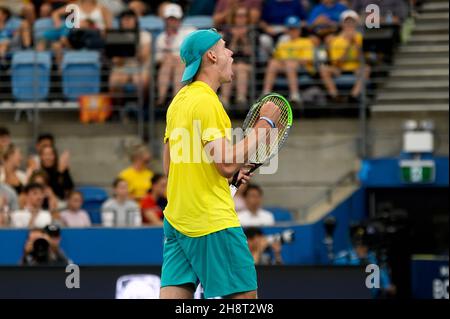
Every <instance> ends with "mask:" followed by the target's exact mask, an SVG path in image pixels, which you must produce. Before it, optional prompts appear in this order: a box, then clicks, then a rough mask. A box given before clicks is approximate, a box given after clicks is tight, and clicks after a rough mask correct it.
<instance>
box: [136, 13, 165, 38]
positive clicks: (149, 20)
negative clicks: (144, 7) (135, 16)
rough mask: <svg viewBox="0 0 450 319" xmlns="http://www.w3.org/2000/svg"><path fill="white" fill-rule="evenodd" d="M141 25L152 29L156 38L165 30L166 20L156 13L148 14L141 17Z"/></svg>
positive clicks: (148, 29) (144, 28)
mask: <svg viewBox="0 0 450 319" xmlns="http://www.w3.org/2000/svg"><path fill="white" fill-rule="evenodd" d="M139 27H140V28H141V29H143V30H147V31H150V32H151V33H152V36H153V38H154V39H155V38H156V37H157V36H158V34H160V33H161V32H162V31H163V30H164V21H163V20H162V19H161V18H160V17H158V16H155V15H146V16H144V17H141V18H139Z"/></svg>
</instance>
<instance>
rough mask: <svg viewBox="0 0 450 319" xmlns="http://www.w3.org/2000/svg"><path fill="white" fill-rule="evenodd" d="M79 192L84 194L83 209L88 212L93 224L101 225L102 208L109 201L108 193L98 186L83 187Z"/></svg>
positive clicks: (79, 188)
mask: <svg viewBox="0 0 450 319" xmlns="http://www.w3.org/2000/svg"><path fill="white" fill-rule="evenodd" d="M77 190H78V191H79V192H80V193H81V194H83V199H84V203H83V209H84V210H86V211H87V212H88V214H89V217H90V218H91V222H92V224H101V223H102V214H101V208H102V204H103V202H105V201H106V200H107V199H108V193H107V192H106V191H105V190H104V189H103V188H101V187H96V186H81V187H78V189H77Z"/></svg>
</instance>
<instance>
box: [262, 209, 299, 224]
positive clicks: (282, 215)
mask: <svg viewBox="0 0 450 319" xmlns="http://www.w3.org/2000/svg"><path fill="white" fill-rule="evenodd" d="M264 209H267V210H268V211H270V212H271V213H272V214H273V217H274V218H275V222H277V223H279V222H290V221H293V220H294V219H293V217H292V213H291V212H290V211H289V210H287V209H285V208H282V207H264Z"/></svg>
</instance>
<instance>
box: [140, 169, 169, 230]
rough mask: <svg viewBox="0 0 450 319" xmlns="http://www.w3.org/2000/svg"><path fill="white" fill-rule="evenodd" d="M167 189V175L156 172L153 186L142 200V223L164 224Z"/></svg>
mask: <svg viewBox="0 0 450 319" xmlns="http://www.w3.org/2000/svg"><path fill="white" fill-rule="evenodd" d="M166 191H167V177H166V176H165V175H162V174H155V175H154V176H153V177H152V188H151V189H150V191H149V192H148V194H147V195H146V196H145V197H144V198H143V199H142V200H141V211H142V223H143V224H144V225H158V226H161V225H162V224H163V222H162V221H163V218H164V215H163V211H164V208H165V205H166V204H167V197H166ZM161 204H163V205H161ZM161 206H163V207H161Z"/></svg>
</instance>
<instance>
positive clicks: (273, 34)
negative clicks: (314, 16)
mask: <svg viewBox="0 0 450 319" xmlns="http://www.w3.org/2000/svg"><path fill="white" fill-rule="evenodd" d="M291 16H296V17H297V18H299V19H300V20H301V21H306V17H307V16H306V11H305V9H304V8H303V4H302V2H301V1H300V0H285V1H280V0H267V1H264V5H263V10H262V17H261V21H260V23H259V27H260V28H261V31H262V32H263V33H262V34H261V35H260V37H259V44H260V47H261V50H260V52H259V54H260V58H261V59H263V60H267V59H268V58H269V57H270V56H271V55H272V53H273V49H274V47H275V43H276V42H277V40H278V38H279V37H280V36H281V35H282V34H283V33H284V32H285V31H286V27H285V22H286V19H287V18H289V17H291Z"/></svg>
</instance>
